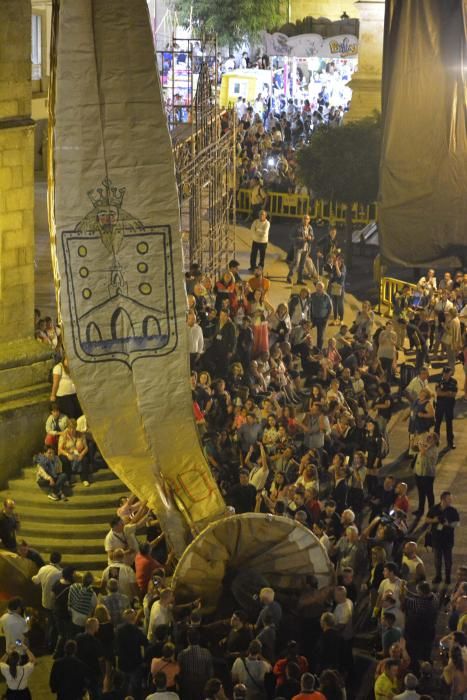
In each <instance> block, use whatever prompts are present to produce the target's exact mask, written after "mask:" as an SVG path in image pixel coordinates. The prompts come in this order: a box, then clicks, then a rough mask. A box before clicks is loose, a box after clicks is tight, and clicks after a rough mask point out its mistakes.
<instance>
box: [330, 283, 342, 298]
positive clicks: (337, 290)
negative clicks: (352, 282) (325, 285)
mask: <svg viewBox="0 0 467 700" xmlns="http://www.w3.org/2000/svg"><path fill="white" fill-rule="evenodd" d="M342 289H343V286H342V284H339V282H331V290H330V291H331V296H333V297H340V296H341V294H342Z"/></svg>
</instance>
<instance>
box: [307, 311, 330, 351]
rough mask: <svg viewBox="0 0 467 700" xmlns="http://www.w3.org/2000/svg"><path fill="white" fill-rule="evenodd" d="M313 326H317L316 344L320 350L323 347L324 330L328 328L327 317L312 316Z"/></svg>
mask: <svg viewBox="0 0 467 700" xmlns="http://www.w3.org/2000/svg"><path fill="white" fill-rule="evenodd" d="M311 322H312V324H313V327H315V326H316V333H317V339H316V345H317V346H318V348H319V349H320V350H322V348H323V339H324V331H325V329H326V324H327V322H328V319H327V318H312V320H311Z"/></svg>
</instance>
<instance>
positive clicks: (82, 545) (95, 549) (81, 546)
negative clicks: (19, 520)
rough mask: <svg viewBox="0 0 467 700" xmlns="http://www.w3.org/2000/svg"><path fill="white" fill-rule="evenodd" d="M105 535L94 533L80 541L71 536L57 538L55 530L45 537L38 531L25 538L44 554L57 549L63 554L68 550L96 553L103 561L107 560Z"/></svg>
mask: <svg viewBox="0 0 467 700" xmlns="http://www.w3.org/2000/svg"><path fill="white" fill-rule="evenodd" d="M105 535H106V532H104V533H103V535H102V537H99V536H98V535H97V537H96V534H94V537H92V538H89V539H88V538H86V539H84V538H83V539H81V540H79V542H77V541H76V540H72V539H70V538H64V539H59V538H56V537H55V533H54V532H52V533H49V535H48V536H47V537H45V536H44V535H42V534H41V533H37V534H36V535H31V536H29V537H27V538H25V539H26V540H27V543H28V545H29V546H30V547H32V548H33V549H37V551H38V552H39V553H40V554H44V552H47V553H50V552H55V551H58V552H61V553H62V554H65V553H68V552H70V553H72V554H86V555H88V554H93V555H94V554H95V555H96V557H98V556H100V557H101V559H102V561H105V560H106V554H105V550H104V538H105Z"/></svg>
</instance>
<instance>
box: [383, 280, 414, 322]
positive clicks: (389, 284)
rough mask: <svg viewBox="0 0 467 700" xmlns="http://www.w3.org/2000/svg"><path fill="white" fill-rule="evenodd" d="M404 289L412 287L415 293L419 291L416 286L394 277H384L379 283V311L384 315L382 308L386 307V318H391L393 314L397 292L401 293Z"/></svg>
mask: <svg viewBox="0 0 467 700" xmlns="http://www.w3.org/2000/svg"><path fill="white" fill-rule="evenodd" d="M403 287H410V289H412V290H413V291H414V292H415V291H416V290H417V285H416V284H410V282H406V281H405V280H397V279H395V278H394V277H382V278H381V280H380V283H379V310H380V313H383V309H382V308H381V307H382V306H385V307H386V310H385V311H384V315H385V316H389V317H391V316H392V314H393V309H392V300H393V298H394V295H395V294H396V292H400V291H401V290H402V288H403Z"/></svg>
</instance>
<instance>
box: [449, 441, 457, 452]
mask: <svg viewBox="0 0 467 700" xmlns="http://www.w3.org/2000/svg"><path fill="white" fill-rule="evenodd" d="M448 448H449V449H450V450H455V449H456V445H455V443H454V442H450V443H448Z"/></svg>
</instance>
